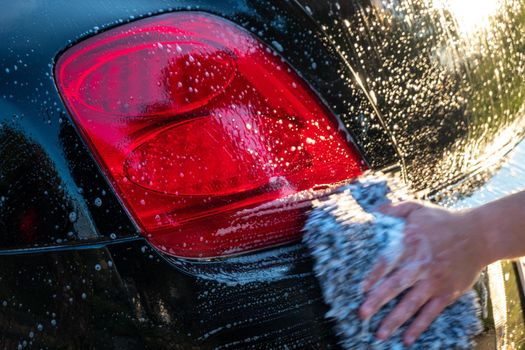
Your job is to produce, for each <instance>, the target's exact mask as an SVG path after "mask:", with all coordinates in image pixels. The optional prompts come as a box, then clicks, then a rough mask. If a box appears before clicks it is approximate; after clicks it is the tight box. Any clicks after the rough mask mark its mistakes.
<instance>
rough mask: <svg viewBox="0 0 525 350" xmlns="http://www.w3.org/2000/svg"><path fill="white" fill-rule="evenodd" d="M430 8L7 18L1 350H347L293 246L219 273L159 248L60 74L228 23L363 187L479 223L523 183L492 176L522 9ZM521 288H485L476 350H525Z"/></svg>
mask: <svg viewBox="0 0 525 350" xmlns="http://www.w3.org/2000/svg"><path fill="white" fill-rule="evenodd" d="M436 3H437V2H432V1H423V0H422V1H395V0H392V1H375V0H374V1H346V2H343V1H339V2H337V1H309V0H308V1H307V0H297V1H281V0H269V1H250V0H228V1H211V0H180V1H179V0H172V1H168V0H154V1H121V0H110V1H100V0H92V1H84V2H80V1H63V0H57V1H41V0H30V1H19V2H17V1H2V2H1V5H2V6H1V7H2V12H1V13H0V43H1V44H0V347H2V348H17V347H24V348H25V347H28V348H49V349H55V348H63V349H90V348H93V349H95V348H96V349H141V348H155V349H160V348H166V349H201V348H203V349H208V348H217V349H226V348H254V349H259V348H320V349H324V348H337V337H336V335H335V334H334V333H333V330H332V324H331V321H330V320H327V319H325V317H324V314H325V312H326V310H327V307H326V305H325V304H324V303H323V301H322V297H321V294H320V289H319V286H318V284H317V282H316V279H315V276H314V275H313V273H312V270H311V265H312V262H311V260H310V259H309V257H308V255H307V253H306V251H305V249H304V248H303V247H302V245H301V244H300V243H292V244H288V245H285V246H281V247H276V248H271V249H267V250H263V251H259V252H253V253H248V254H244V255H240V256H238V257H230V258H224V259H215V260H211V261H192V260H184V259H177V258H173V257H169V256H166V255H164V254H162V253H160V252H159V251H157V250H156V249H155V248H153V247H151V246H150V245H149V243H148V242H147V241H146V240H145V239H144V238H143V237H142V236H141V235H140V233H139V231H138V229H137V227H136V225H135V223H134V222H133V221H132V219H131V218H130V216H129V215H128V212H127V210H126V209H125V208H124V207H123V205H122V203H121V202H120V201H119V199H118V198H117V196H116V194H115V192H114V190H113V189H112V187H111V185H110V183H109V182H108V180H107V179H106V178H105V176H104V175H103V173H102V172H101V170H100V168H99V166H98V165H97V163H96V161H95V159H94V158H93V155H92V154H91V152H90V150H89V149H88V147H87V146H86V144H85V143H84V141H83V140H82V138H81V137H80V135H79V133H78V131H77V129H76V128H75V127H74V125H73V122H72V120H71V116H70V115H69V113H68V111H67V109H66V108H65V105H64V103H63V101H62V99H61V96H60V95H59V93H58V90H57V87H56V82H55V77H54V70H53V69H54V65H55V62H56V59H57V57H59V56H60V55H61V54H62V52H64V50H67V48H69V47H71V46H73V45H74V44H75V43H77V42H80V41H82V40H84V39H86V38H89V37H93V36H96V35H97V33H99V32H102V31H104V30H107V29H108V28H113V27H118V26H119V25H122V24H123V23H128V22H133V21H136V20H138V19H140V18H144V17H151V16H155V15H158V14H164V13H169V12H177V11H199V12H206V13H211V14H214V15H217V16H220V17H223V18H225V19H228V20H230V21H232V22H234V23H236V24H238V25H239V26H241V27H243V28H245V29H247V30H248V31H250V32H252V33H253V34H254V35H255V36H257V37H258V38H259V39H260V40H262V41H263V42H265V43H267V44H269V45H272V43H273V45H275V43H279V46H280V47H281V49H282V50H279V51H280V52H279V54H280V55H281V56H282V57H283V58H284V59H285V60H286V61H287V62H288V63H289V64H290V65H291V66H292V67H293V69H294V70H295V71H296V72H297V73H298V74H299V75H300V76H301V77H302V78H303V79H304V80H305V81H306V82H307V83H308V84H309V85H310V86H311V88H312V89H313V91H314V92H315V93H316V94H317V95H318V97H319V98H320V99H321V100H322V101H323V103H324V104H325V105H326V107H327V108H329V109H330V110H331V111H332V112H333V113H334V114H335V115H336V116H337V118H339V120H340V121H341V122H342V123H343V124H344V125H345V127H346V129H347V131H348V132H349V133H350V135H351V136H352V138H353V141H354V143H355V146H356V147H357V148H358V149H359V150H360V152H361V154H362V156H363V157H364V159H365V160H366V162H367V164H368V165H369V167H370V168H371V169H377V170H385V171H392V172H399V173H400V174H401V175H402V176H404V177H405V179H406V180H407V181H410V182H411V184H412V187H413V188H414V190H415V191H418V192H419V193H421V194H423V195H426V196H428V197H429V198H431V199H435V200H437V201H441V202H443V203H445V204H447V205H460V206H461V205H462V206H469V205H473V204H479V203H482V202H484V201H486V200H489V199H491V198H492V197H490V196H485V197H484V193H486V192H487V191H488V192H489V193H496V194H497V195H503V194H505V193H508V192H511V191H515V190H517V189H519V188H520V187H523V186H520V184H519V181H514V182H513V181H509V179H508V178H506V177H504V176H503V175H504V174H503V175H502V176H503V177H498V176H499V174H501V173H504V172H505V171H510V172H513V174H514V176H513V178H514V179H519V175H522V174H523V169H522V168H521V167H520V164H519V159H518V160H517V161H510V163H507V164H506V165H503V168H501V169H500V167H501V166H502V164H503V163H504V162H505V161H506V158H505V155H506V154H507V153H508V152H509V151H511V150H512V149H513V148H515V146H516V145H517V144H518V142H519V141H520V140H521V137H522V135H523V131H524V130H525V129H524V128H523V124H524V119H523V117H524V114H523V111H524V103H523V102H524V98H523V97H524V94H525V84H524V81H523V80H524V79H525V76H524V71H525V57H524V56H525V37H524V36H523V33H525V3H522V2H520V1H507V2H505V3H502V4H500V3H499V2H498V3H497V4H498V5H494V6H497V7H496V8H492V7H489V8H483V7H482V6H481V5H478V6H476V3H475V2H469V3H470V5H472V8H471V9H469V8H468V6H467V8H466V9H464V8H463V7H460V8H454V7H453V6H448V5H442V6H438V5H436ZM464 6H465V5H464ZM462 11H466V12H462ZM476 11H477V12H476ZM478 12H480V14H479V13H478ZM476 13H478V15H479V16H480V17H479V18H477V19H478V20H477V22H476V21H473V22H472V21H471V20H466V19H465V18H470V17H472V16H474V17H475V15H476ZM465 16H466V17H465ZM518 155H519V154H518ZM515 174H518V175H515ZM490 179H492V180H490ZM487 181H489V183H490V186H491V187H490V188H489V189H487V185H486V183H487ZM490 181H492V182H490ZM472 196H474V197H475V196H478V197H479V196H481V197H480V198H481V199H479V198H478V199H476V200H477V201H474V202H469V198H472ZM493 197H494V196H493ZM475 198H477V197H475ZM458 200H459V201H460V202H459V204H458ZM519 270H520V267H519V266H518V265H513V264H511V263H507V264H503V265H501V266H500V265H498V266H497V267H493V268H492V269H489V270H488V272H487V274H486V276H485V277H486V278H485V282H486V283H485V284H486V285H488V287H486V288H485V290H486V291H488V292H489V294H490V295H491V297H492V299H491V300H492V302H491V303H489V304H487V305H486V311H487V314H486V315H485V316H486V328H487V332H486V334H485V337H484V338H483V339H482V340H481V342H480V344H481V345H482V346H486V347H488V348H493V347H494V345H495V344H496V342H497V343H498V344H499V345H500V346H501V347H505V346H511V345H513V346H514V347H516V348H519V347H521V346H522V344H523V339H524V336H525V335H524V333H523V324H522V323H523V311H522V310H523V308H522V302H521V300H522V293H521V284H520V281H519V274H518V272H519ZM487 281H488V282H487ZM498 293H499V296H497V298H496V299H494V295H497V294H498ZM509 344H511V345H509Z"/></svg>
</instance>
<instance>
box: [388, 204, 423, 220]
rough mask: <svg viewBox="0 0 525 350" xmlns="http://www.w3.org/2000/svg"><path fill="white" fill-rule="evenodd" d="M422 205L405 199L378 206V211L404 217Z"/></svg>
mask: <svg viewBox="0 0 525 350" xmlns="http://www.w3.org/2000/svg"><path fill="white" fill-rule="evenodd" d="M421 207H423V205H422V204H421V203H419V202H414V201H407V202H401V203H398V204H386V205H383V206H381V207H380V208H379V211H380V212H382V213H383V214H386V215H391V216H398V217H401V218H406V217H407V216H408V215H409V214H410V213H412V212H413V211H414V210H417V209H420V208H421Z"/></svg>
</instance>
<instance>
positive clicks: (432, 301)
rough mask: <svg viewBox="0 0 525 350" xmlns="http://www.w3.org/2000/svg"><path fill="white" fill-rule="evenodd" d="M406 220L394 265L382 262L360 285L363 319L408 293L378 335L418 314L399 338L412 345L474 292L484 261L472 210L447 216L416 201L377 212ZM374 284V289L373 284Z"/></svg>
mask: <svg viewBox="0 0 525 350" xmlns="http://www.w3.org/2000/svg"><path fill="white" fill-rule="evenodd" d="M381 211H382V212H383V213H384V214H387V215H392V216H397V217H402V218H404V219H405V222H406V224H405V237H404V250H403V255H402V256H401V258H400V259H398V260H397V261H396V262H394V266H387V263H386V260H385V259H382V258H380V260H379V262H378V263H377V264H376V266H375V267H374V268H373V270H372V272H371V274H370V275H369V277H368V278H367V280H366V281H365V282H364V284H363V287H364V290H365V292H368V295H367V298H366V300H365V302H364V303H363V305H362V306H361V308H360V310H359V313H360V316H361V318H363V319H368V318H370V317H371V316H373V315H374V314H375V313H376V312H377V311H379V309H381V307H382V306H384V305H385V304H386V303H388V302H389V301H390V300H392V299H394V298H396V297H397V296H398V295H399V294H401V293H402V292H404V291H406V290H408V292H407V293H406V295H405V296H404V297H403V298H402V299H401V300H400V301H399V303H398V304H397V305H396V307H395V308H394V309H393V310H392V312H390V314H389V315H387V316H386V317H385V319H384V320H383V321H382V323H381V325H380V327H379V330H378V332H377V334H376V336H377V337H378V338H379V339H383V340H385V339H387V338H388V337H389V336H390V335H391V334H392V333H394V332H395V331H396V330H397V329H398V328H399V327H400V326H401V325H402V324H404V323H405V322H406V321H408V320H409V319H410V318H411V317H412V316H414V315H416V314H417V317H416V318H415V319H414V321H413V322H412V324H411V325H410V326H409V327H408V329H407V331H406V332H405V334H404V336H403V340H404V342H405V344H406V345H411V344H413V343H414V342H415V340H416V339H417V338H418V337H419V335H421V333H422V332H423V331H424V330H425V329H426V328H427V327H428V326H429V325H430V324H431V323H432V322H433V321H434V319H435V318H436V317H437V316H439V314H440V313H441V312H442V311H443V309H445V308H446V307H447V306H448V305H449V304H451V303H452V302H454V301H455V300H456V299H457V298H458V297H460V296H461V295H462V294H463V293H464V292H465V291H467V290H468V289H469V288H471V287H472V285H473V284H474V282H475V280H476V279H477V277H478V275H479V273H480V271H481V269H482V268H483V267H484V266H485V265H487V264H488V263H490V262H491V261H486V256H487V254H485V253H486V250H487V245H486V240H485V239H484V236H483V234H482V232H483V229H482V227H480V226H481V225H480V221H479V220H477V218H476V216H475V214H474V212H473V211H458V212H454V211H450V210H447V209H444V208H441V207H438V206H434V205H430V204H423V203H419V202H403V203H400V204H397V205H388V206H385V207H383V208H381ZM376 284H377V285H376Z"/></svg>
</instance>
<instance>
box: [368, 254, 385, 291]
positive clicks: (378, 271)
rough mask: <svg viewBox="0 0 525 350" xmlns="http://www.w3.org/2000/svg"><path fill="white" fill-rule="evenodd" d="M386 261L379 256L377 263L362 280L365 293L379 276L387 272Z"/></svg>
mask: <svg viewBox="0 0 525 350" xmlns="http://www.w3.org/2000/svg"><path fill="white" fill-rule="evenodd" d="M388 270H389V269H388V263H387V261H386V259H385V258H383V257H381V258H379V260H378V261H377V264H376V265H375V266H374V268H373V269H372V272H370V274H369V275H368V277H367V278H366V279H365V280H364V282H363V292H364V293H366V292H368V291H369V290H370V288H372V287H373V286H374V285H375V284H376V283H377V282H378V281H379V280H380V279H381V278H383V277H384V276H385V275H386V274H387V273H388Z"/></svg>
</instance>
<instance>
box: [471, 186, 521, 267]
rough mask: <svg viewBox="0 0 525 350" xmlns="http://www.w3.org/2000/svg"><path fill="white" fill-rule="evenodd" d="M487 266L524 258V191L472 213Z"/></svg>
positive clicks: (488, 204)
mask: <svg viewBox="0 0 525 350" xmlns="http://www.w3.org/2000/svg"><path fill="white" fill-rule="evenodd" d="M468 215H472V217H473V220H475V221H476V222H477V227H478V232H477V233H478V234H479V235H480V239H482V240H483V241H484V245H485V250H486V257H485V259H486V263H487V264H488V263H492V262H494V261H497V260H501V259H512V258H517V257H520V256H525V191H522V192H519V193H516V194H513V195H510V196H507V197H504V198H502V199H499V200H497V201H494V202H490V203H487V204H485V205H483V206H481V207H478V208H476V209H473V210H472V211H471V212H470V213H469V214H468Z"/></svg>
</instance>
